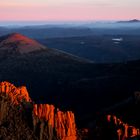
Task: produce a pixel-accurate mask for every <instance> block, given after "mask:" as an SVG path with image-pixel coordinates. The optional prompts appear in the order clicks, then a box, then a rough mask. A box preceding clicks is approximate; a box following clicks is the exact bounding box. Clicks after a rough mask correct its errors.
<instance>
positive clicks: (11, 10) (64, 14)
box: [0, 0, 140, 21]
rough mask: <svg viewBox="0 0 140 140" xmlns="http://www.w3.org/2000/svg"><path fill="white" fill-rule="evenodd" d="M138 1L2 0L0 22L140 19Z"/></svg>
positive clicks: (0, 3) (139, 4)
mask: <svg viewBox="0 0 140 140" xmlns="http://www.w3.org/2000/svg"><path fill="white" fill-rule="evenodd" d="M139 13H140V0H1V2H0V21H34V20H35V21H87V20H88V21H92V20H129V19H140V14H139Z"/></svg>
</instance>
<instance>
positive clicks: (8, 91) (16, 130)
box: [0, 82, 77, 140]
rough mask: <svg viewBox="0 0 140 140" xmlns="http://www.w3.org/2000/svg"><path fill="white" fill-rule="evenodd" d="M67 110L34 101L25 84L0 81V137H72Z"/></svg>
mask: <svg viewBox="0 0 140 140" xmlns="http://www.w3.org/2000/svg"><path fill="white" fill-rule="evenodd" d="M76 135H77V134H76V124H75V118H74V114H73V113H72V112H71V111H67V112H62V111H60V110H59V109H58V108H55V107H54V106H53V105H49V104H34V103H33V102H32V100H31V98H30V97H29V94H28V91H27V89H26V87H19V88H16V87H15V86H14V85H13V84H10V83H8V82H1V83H0V139H6V140H8V139H9V140H11V139H14V140H19V139H20V140H22V139H26V140H76V139H77V137H76Z"/></svg>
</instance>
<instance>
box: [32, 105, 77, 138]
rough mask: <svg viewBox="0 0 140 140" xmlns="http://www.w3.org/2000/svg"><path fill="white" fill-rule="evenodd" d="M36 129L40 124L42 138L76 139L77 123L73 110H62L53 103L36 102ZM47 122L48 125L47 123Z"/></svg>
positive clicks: (34, 115)
mask: <svg viewBox="0 0 140 140" xmlns="http://www.w3.org/2000/svg"><path fill="white" fill-rule="evenodd" d="M33 118H34V130H35V131H37V126H38V125H40V128H41V129H40V140H43V139H44V138H45V139H49V140H51V139H54V138H55V137H57V138H59V139H61V140H76V125H75V118H74V114H73V113H72V112H71V111H67V112H62V111H60V110H59V109H56V108H55V107H54V106H53V105H48V104H39V105H38V104H34V114H33ZM46 124H47V125H46ZM46 134H48V135H46Z"/></svg>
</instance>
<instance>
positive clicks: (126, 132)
mask: <svg viewBox="0 0 140 140" xmlns="http://www.w3.org/2000/svg"><path fill="white" fill-rule="evenodd" d="M107 122H108V125H109V126H110V128H111V127H112V126H114V128H113V129H114V133H115V131H116V133H117V136H118V140H125V139H128V138H134V137H137V136H139V135H140V130H139V129H138V128H136V127H134V126H131V125H129V124H127V123H124V122H123V121H121V120H120V119H119V118H117V117H116V116H114V115H107Z"/></svg>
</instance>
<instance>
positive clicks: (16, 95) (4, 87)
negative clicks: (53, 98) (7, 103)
mask: <svg viewBox="0 0 140 140" xmlns="http://www.w3.org/2000/svg"><path fill="white" fill-rule="evenodd" d="M0 94H2V95H3V96H5V97H6V96H8V97H9V98H10V100H11V101H12V103H13V104H19V103H21V102H24V101H26V102H31V99H30V97H29V94H28V92H27V89H26V87H24V86H22V87H19V88H16V87H15V86H14V85H13V84H11V83H9V82H1V83H0Z"/></svg>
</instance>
